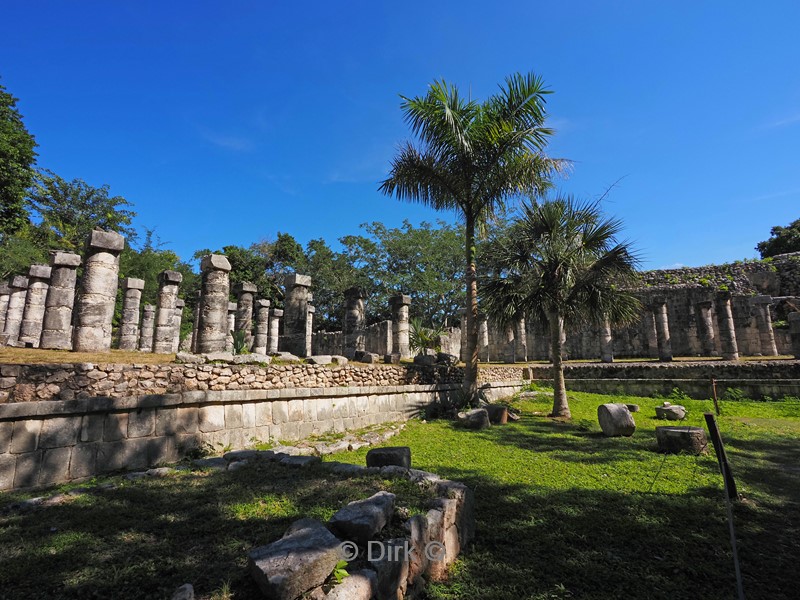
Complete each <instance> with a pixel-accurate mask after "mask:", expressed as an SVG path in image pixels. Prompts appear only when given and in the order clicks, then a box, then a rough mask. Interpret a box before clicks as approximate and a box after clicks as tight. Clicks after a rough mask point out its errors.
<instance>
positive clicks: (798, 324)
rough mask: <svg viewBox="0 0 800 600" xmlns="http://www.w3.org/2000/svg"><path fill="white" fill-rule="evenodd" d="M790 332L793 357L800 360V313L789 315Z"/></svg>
mask: <svg viewBox="0 0 800 600" xmlns="http://www.w3.org/2000/svg"><path fill="white" fill-rule="evenodd" d="M789 332H790V334H791V340H792V355H794V357H795V358H797V359H800V312H793V313H789Z"/></svg>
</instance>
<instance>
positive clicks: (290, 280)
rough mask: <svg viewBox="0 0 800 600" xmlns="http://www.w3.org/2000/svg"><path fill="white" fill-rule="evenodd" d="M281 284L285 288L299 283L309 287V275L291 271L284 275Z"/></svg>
mask: <svg viewBox="0 0 800 600" xmlns="http://www.w3.org/2000/svg"><path fill="white" fill-rule="evenodd" d="M283 285H284V287H285V288H286V289H287V290H288V289H289V288H293V287H295V286H298V285H301V286H303V287H311V276H310V275H300V274H298V273H291V274H289V275H286V276H285V277H284V279H283Z"/></svg>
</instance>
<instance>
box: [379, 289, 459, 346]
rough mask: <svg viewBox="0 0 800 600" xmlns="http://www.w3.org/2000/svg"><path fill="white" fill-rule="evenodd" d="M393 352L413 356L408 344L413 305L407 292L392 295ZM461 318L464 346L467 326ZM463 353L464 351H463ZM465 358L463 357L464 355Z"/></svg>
mask: <svg viewBox="0 0 800 600" xmlns="http://www.w3.org/2000/svg"><path fill="white" fill-rule="evenodd" d="M390 302H391V305H392V354H399V355H400V358H411V348H409V345H408V334H409V324H408V313H409V307H410V306H411V296H407V295H406V294H397V295H395V296H392V298H391V300H390ZM464 322H465V320H464V319H462V320H461V323H462V327H461V339H462V342H461V347H462V348H463V347H464V342H463V340H464V339H465V327H464V326H463V323H464ZM462 354H463V352H462ZM462 360H463V357H462Z"/></svg>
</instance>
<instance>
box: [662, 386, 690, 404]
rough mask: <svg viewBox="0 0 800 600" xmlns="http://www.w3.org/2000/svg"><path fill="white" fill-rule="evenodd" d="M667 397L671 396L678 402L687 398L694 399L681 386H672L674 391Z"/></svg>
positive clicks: (670, 397) (671, 398)
mask: <svg viewBox="0 0 800 600" xmlns="http://www.w3.org/2000/svg"><path fill="white" fill-rule="evenodd" d="M667 398H669V399H670V400H675V401H676V402H685V401H686V400H691V399H692V397H691V396H690V395H689V394H687V393H686V392H684V391H683V390H682V389H681V388H679V387H674V388H672V391H671V392H670V393H669V396H667Z"/></svg>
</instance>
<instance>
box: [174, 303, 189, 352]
mask: <svg viewBox="0 0 800 600" xmlns="http://www.w3.org/2000/svg"><path fill="white" fill-rule="evenodd" d="M185 306H186V301H185V300H183V299H182V298H178V299H177V300H175V313H174V315H173V317H172V318H173V321H172V330H173V331H172V333H173V337H172V351H173V352H177V351H178V350H180V347H181V323H182V322H183V309H184V307H185Z"/></svg>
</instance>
